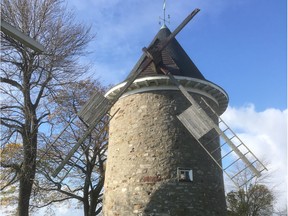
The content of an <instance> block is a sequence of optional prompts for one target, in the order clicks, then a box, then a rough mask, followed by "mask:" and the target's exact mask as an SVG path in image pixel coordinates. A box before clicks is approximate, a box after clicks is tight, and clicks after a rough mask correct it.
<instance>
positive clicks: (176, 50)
mask: <svg viewBox="0 0 288 216" xmlns="http://www.w3.org/2000/svg"><path fill="white" fill-rule="evenodd" d="M170 34H171V31H170V30H169V28H168V27H167V26H166V25H163V26H162V27H161V28H160V30H159V32H158V33H157V34H156V36H155V37H154V39H153V40H152V42H151V44H150V45H149V48H151V47H152V46H157V44H159V43H160V42H161V41H163V40H164V39H166V38H167V37H168V36H169V35H170ZM149 48H148V49H149ZM161 56H162V64H163V65H164V66H165V67H166V68H168V69H169V71H170V72H171V73H172V74H173V75H176V76H184V77H192V78H197V79H202V80H205V78H204V76H203V75H202V74H201V72H200V71H199V70H198V68H197V67H196V65H195V64H194V63H193V62H192V60H191V59H190V57H189V56H188V55H187V53H186V52H185V51H184V49H183V48H182V47H181V45H180V44H179V43H178V41H177V40H176V39H175V38H174V39H172V40H171V42H170V43H169V44H168V45H167V47H166V48H165V49H164V50H163V51H161ZM159 75H162V73H161V72H159V71H157V72H156V71H155V70H153V68H152V67H151V66H149V67H148V68H146V69H145V70H144V71H142V72H141V73H140V75H139V78H140V77H146V76H159Z"/></svg>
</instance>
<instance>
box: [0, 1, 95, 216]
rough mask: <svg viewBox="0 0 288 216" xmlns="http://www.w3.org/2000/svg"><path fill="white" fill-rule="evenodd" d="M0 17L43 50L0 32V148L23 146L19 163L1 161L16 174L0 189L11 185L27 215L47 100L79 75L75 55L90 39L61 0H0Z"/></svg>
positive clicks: (20, 210)
mask: <svg viewBox="0 0 288 216" xmlns="http://www.w3.org/2000/svg"><path fill="white" fill-rule="evenodd" d="M1 19H3V20H5V21H6V22H8V23H10V24H11V25H13V26H14V27H16V28H18V29H19V30H20V31H22V32H23V33H24V34H26V35H28V36H30V37H31V38H33V39H35V40H36V41H38V42H40V43H41V44H42V45H43V46H44V47H45V52H44V54H42V55H40V54H39V53H37V52H35V51H33V50H31V49H30V48H27V47H25V46H24V45H23V44H21V43H20V42H19V41H17V40H15V39H13V38H11V37H10V36H9V35H6V34H4V33H3V32H1V74H0V82H1V87H0V91H1V98H2V101H1V105H0V106H1V125H2V128H1V133H2V136H1V149H5V147H6V146H7V145H8V144H10V143H21V144H22V146H23V157H22V158H21V157H20V158H19V161H16V163H14V162H13V163H11V164H9V163H6V164H4V163H1V166H2V168H3V169H10V170H11V169H13V170H14V171H15V173H17V175H16V177H15V176H13V175H10V177H11V179H6V184H5V183H4V185H3V187H2V188H7V186H8V185H11V184H13V183H14V184H15V182H17V184H18V185H17V186H19V190H18V191H19V195H18V208H17V210H18V213H17V214H18V215H21V216H27V215H29V202H30V197H31V192H32V187H33V184H34V183H35V181H34V180H35V174H36V158H37V149H38V145H39V143H40V141H39V140H40V139H41V128H42V129H44V127H43V124H45V123H46V122H47V120H48V119H47V118H48V116H49V114H50V111H49V109H50V106H51V101H50V102H49V101H48V99H47V98H48V96H49V95H53V94H55V93H56V92H57V91H58V90H60V89H62V88H63V87H64V86H65V85H66V84H67V83H70V82H71V81H74V80H76V79H77V78H78V77H79V76H81V75H83V73H85V71H86V68H85V67H82V66H81V65H80V64H78V57H79V56H80V55H84V54H85V48H86V45H87V44H88V42H89V41H91V39H92V38H93V37H92V36H91V35H90V33H89V32H90V28H88V27H87V26H84V25H83V24H81V23H79V24H78V23H75V20H74V16H73V14H71V13H70V12H68V11H67V10H66V9H65V7H64V5H63V1H62V0H2V1H1ZM13 178H14V179H13ZM12 180H13V181H12ZM16 180H17V181H16Z"/></svg>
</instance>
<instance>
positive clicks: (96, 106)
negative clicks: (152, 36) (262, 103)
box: [52, 9, 200, 177]
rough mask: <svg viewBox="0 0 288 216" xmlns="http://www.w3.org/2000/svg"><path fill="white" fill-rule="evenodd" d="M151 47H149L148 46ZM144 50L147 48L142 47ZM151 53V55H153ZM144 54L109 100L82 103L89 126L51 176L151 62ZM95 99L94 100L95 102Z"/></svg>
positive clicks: (157, 49)
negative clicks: (123, 83) (121, 86)
mask: <svg viewBox="0 0 288 216" xmlns="http://www.w3.org/2000/svg"><path fill="white" fill-rule="evenodd" d="M199 11H200V9H195V10H193V11H192V13H190V14H189V15H188V16H187V17H186V18H185V19H184V20H183V21H182V23H181V24H180V25H179V26H178V27H177V28H176V29H175V30H174V31H173V32H172V34H171V35H170V36H169V37H168V38H166V40H164V41H163V42H161V43H160V44H159V46H157V47H152V48H153V51H154V53H155V54H156V55H158V54H159V53H160V52H161V51H162V50H164V49H165V48H166V47H167V45H168V44H169V43H170V42H171V40H172V39H173V38H175V36H176V35H177V34H178V33H179V32H180V31H181V30H182V29H183V28H184V27H185V25H186V24H187V23H188V22H189V21H190V20H191V19H192V18H193V17H194V16H195V15H196V14H197V13H198V12H199ZM150 48H151V47H150ZM143 50H144V51H145V50H146V51H147V49H143ZM154 53H153V56H154ZM146 55H147V52H146V54H143V55H142V56H141V58H140V59H139V60H138V62H137V63H136V65H135V66H134V68H133V69H132V71H131V73H130V75H129V77H128V78H127V80H126V83H125V85H124V86H123V88H121V90H120V91H119V92H118V93H117V94H116V95H114V97H113V98H112V99H110V100H108V99H106V98H105V97H104V96H103V95H102V96H100V95H99V94H95V95H93V97H92V98H91V99H90V100H89V101H88V102H87V103H86V104H85V105H84V107H83V108H82V109H81V110H80V112H79V113H78V116H79V117H80V118H82V119H83V120H84V121H85V122H86V123H87V124H88V125H89V128H88V130H87V131H86V132H85V134H84V135H83V136H82V137H81V138H80V139H79V141H78V142H77V143H76V144H75V145H74V147H73V148H72V149H71V150H70V152H69V153H68V155H67V156H66V158H65V159H64V160H63V161H62V162H61V164H60V165H59V166H58V167H57V168H56V170H55V171H54V172H53V173H52V176H53V177H56V176H57V175H58V174H59V172H60V171H61V170H62V169H63V168H64V166H65V164H66V163H67V162H68V161H69V159H70V158H71V157H72V156H73V154H74V153H75V152H76V151H77V149H78V148H79V146H80V145H81V144H82V143H83V142H84V141H85V139H86V138H87V137H88V136H89V134H91V132H92V131H93V130H94V128H95V126H96V125H97V124H98V123H99V121H100V120H101V119H102V118H103V117H104V116H105V115H106V114H108V112H109V110H110V109H111V108H112V106H113V105H114V104H115V103H116V102H117V100H118V99H119V98H120V97H121V96H122V95H123V94H124V93H125V91H126V90H127V89H128V88H129V87H130V86H131V84H132V83H133V82H134V80H135V79H136V78H137V77H138V76H139V74H140V73H141V72H142V71H143V70H145V69H146V68H147V67H148V66H149V65H150V64H151V63H153V59H152V58H148V57H147V56H146ZM95 100H96V102H95ZM57 139H58V138H57ZM54 142H55V141H54Z"/></svg>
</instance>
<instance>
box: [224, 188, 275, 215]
mask: <svg viewBox="0 0 288 216" xmlns="http://www.w3.org/2000/svg"><path fill="white" fill-rule="evenodd" d="M273 201H274V195H273V193H272V192H271V190H269V188H267V187H266V186H265V185H261V184H256V185H250V186H249V188H248V190H247V191H245V190H244V189H240V190H238V191H231V192H229V193H228V194H227V205H228V215H229V216H271V215H272V213H273Z"/></svg>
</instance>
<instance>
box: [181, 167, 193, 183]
mask: <svg viewBox="0 0 288 216" xmlns="http://www.w3.org/2000/svg"><path fill="white" fill-rule="evenodd" d="M177 176H178V181H180V182H192V181H193V172H192V169H187V168H177Z"/></svg>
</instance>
